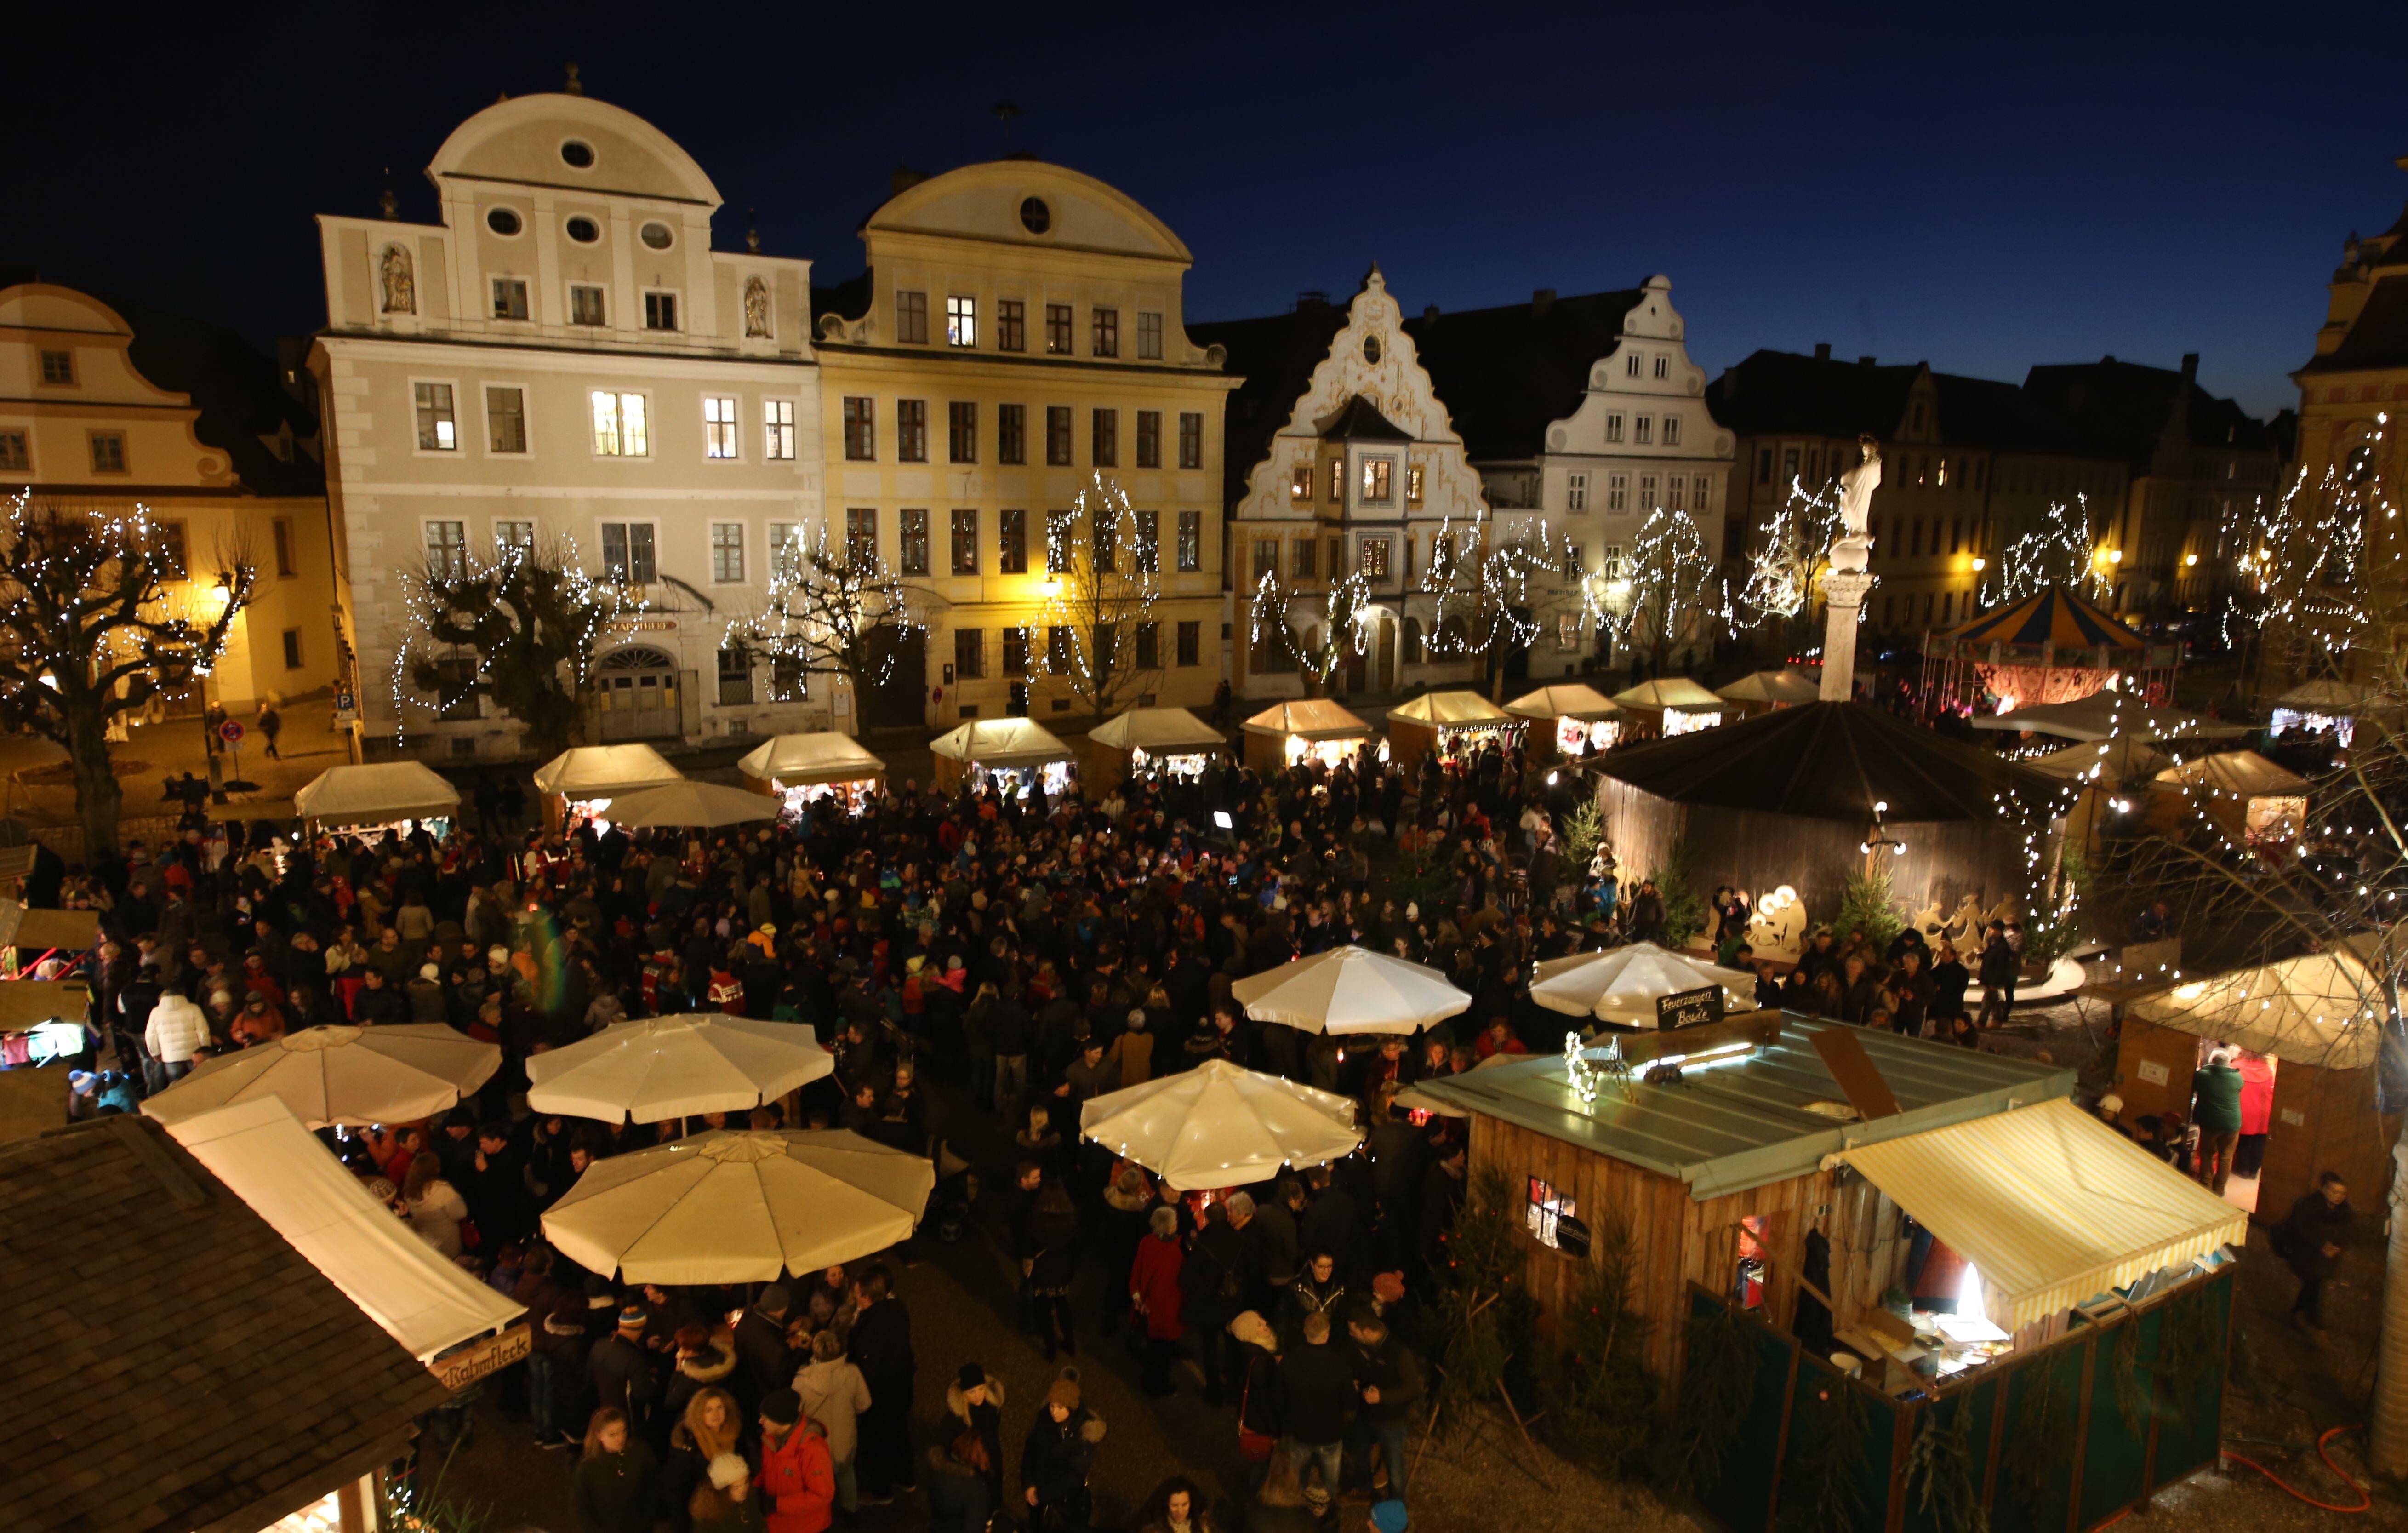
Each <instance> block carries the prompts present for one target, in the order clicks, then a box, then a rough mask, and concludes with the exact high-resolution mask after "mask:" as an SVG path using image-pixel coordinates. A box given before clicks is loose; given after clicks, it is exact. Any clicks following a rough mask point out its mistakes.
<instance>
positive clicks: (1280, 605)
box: [1247, 569, 1380, 697]
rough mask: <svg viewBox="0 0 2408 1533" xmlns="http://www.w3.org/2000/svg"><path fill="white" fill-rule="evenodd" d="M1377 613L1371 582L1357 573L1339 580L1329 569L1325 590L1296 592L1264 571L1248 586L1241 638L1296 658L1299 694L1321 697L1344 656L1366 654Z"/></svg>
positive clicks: (1375, 628)
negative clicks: (1248, 622)
mask: <svg viewBox="0 0 2408 1533" xmlns="http://www.w3.org/2000/svg"><path fill="white" fill-rule="evenodd" d="M1379 610H1380V609H1379V604H1378V603H1377V602H1376V601H1375V600H1374V599H1373V596H1372V590H1371V578H1370V577H1369V576H1368V575H1366V574H1364V573H1363V572H1362V571H1361V570H1359V569H1356V570H1349V571H1347V572H1346V573H1345V574H1343V575H1340V574H1339V573H1337V572H1336V571H1334V570H1333V571H1332V572H1331V578H1330V580H1329V585H1328V589H1327V590H1326V591H1298V590H1297V589H1296V588H1295V587H1294V586H1292V585H1290V584H1288V583H1286V582H1284V581H1283V580H1281V579H1280V577H1279V573H1278V572H1277V571H1276V570H1266V571H1264V572H1263V576H1262V578H1261V579H1260V580H1256V581H1255V582H1254V607H1253V617H1252V623H1253V627H1252V629H1251V631H1250V632H1249V633H1248V635H1247V638H1249V639H1250V640H1251V641H1253V642H1254V643H1255V644H1258V645H1259V644H1264V643H1270V644H1277V645H1279V646H1281V647H1282V648H1283V650H1285V651H1286V652H1287V653H1288V654H1290V655H1292V656H1294V657H1295V659H1296V664H1297V671H1298V672H1299V673H1300V674H1301V675H1302V676H1303V678H1304V690H1305V695H1306V696H1308V697H1320V696H1325V695H1327V693H1328V691H1329V684H1330V682H1331V681H1333V680H1335V679H1336V677H1337V675H1338V669H1339V667H1340V666H1343V665H1345V664H1346V662H1347V659H1348V658H1349V657H1350V656H1355V655H1362V654H1368V653H1369V652H1370V645H1371V640H1372V638H1373V636H1374V635H1375V634H1376V632H1377V629H1378V614H1379Z"/></svg>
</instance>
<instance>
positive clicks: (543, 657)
mask: <svg viewBox="0 0 2408 1533" xmlns="http://www.w3.org/2000/svg"><path fill="white" fill-rule="evenodd" d="M402 590H403V600H404V603H405V605H406V608H407V610H408V612H409V630H408V633H407V636H406V637H405V638H403V640H402V642H401V644H400V645H399V646H398V647H397V648H396V650H395V651H394V665H393V689H394V728H395V730H396V732H397V733H400V734H405V735H406V733H407V730H408V724H407V719H408V714H409V709H411V708H412V707H416V708H418V709H422V710H427V711H432V712H434V713H435V714H436V715H437V716H438V717H439V716H445V715H449V714H452V713H453V712H455V711H456V710H458V709H461V708H463V707H464V706H467V705H471V704H474V703H476V702H478V701H479V700H480V699H490V700H491V701H492V703H493V705H494V707H495V709H496V710H498V711H499V712H501V713H503V714H505V715H507V716H508V717H509V718H513V719H516V720H517V721H518V722H519V724H521V725H522V726H523V728H524V729H525V731H526V744H527V746H528V748H529V749H531V750H532V751H534V752H535V753H536V754H537V755H538V756H543V757H551V756H554V755H557V754H559V753H560V752H563V751H566V749H568V748H569V747H570V746H571V745H574V744H576V743H578V742H579V741H580V740H581V739H582V738H584V734H585V719H586V714H587V711H588V709H589V708H590V706H591V704H592V702H593V699H594V696H595V691H596V689H597V687H598V685H599V681H598V678H597V677H596V676H595V666H594V660H595V651H596V650H597V648H598V647H599V644H600V641H601V638H602V635H603V634H604V633H605V631H606V630H607V625H608V624H609V623H610V622H611V620H612V619H614V618H618V617H622V616H624V615H626V614H629V613H632V612H638V611H641V610H643V608H644V604H643V603H641V602H639V601H638V600H636V599H635V598H634V597H633V596H631V595H629V594H628V593H627V592H626V590H625V589H624V587H622V586H621V585H619V584H618V583H617V582H615V581H613V580H609V579H608V578H597V577H595V576H592V575H589V574H587V573H586V572H585V569H584V566H582V565H581V563H580V562H579V559H578V554H577V547H576V545H575V544H574V543H573V542H570V541H567V540H566V539H562V540H559V541H554V542H549V543H544V544H541V545H537V546H527V547H522V546H520V545H516V544H506V545H504V546H502V547H501V548H499V549H497V550H496V551H495V553H494V554H493V556H492V557H490V558H488V557H486V556H484V555H482V554H480V553H476V552H469V551H465V550H464V551H462V552H460V553H459V554H458V555H457V557H456V558H455V559H454V560H452V561H451V562H449V563H445V562H440V561H436V560H430V561H429V562H428V564H427V566H426V567H425V568H424V569H423V570H422V571H421V572H419V573H418V574H417V575H416V576H414V577H405V578H404V580H403V581H402ZM430 698H431V699H432V701H431V702H430V701H429V700H428V699H430Z"/></svg>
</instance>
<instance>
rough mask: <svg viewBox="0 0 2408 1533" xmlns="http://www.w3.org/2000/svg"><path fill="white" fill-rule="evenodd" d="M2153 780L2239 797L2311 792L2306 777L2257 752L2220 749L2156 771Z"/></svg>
mask: <svg viewBox="0 0 2408 1533" xmlns="http://www.w3.org/2000/svg"><path fill="white" fill-rule="evenodd" d="M2153 781H2158V782H2163V783H2166V784H2168V785H2170V786H2171V785H2180V786H2182V787H2185V788H2206V789H2208V790H2210V791H2211V792H2214V793H2229V794H2231V795H2233V796H2235V797H2237V798H2254V797H2256V796H2257V795H2260V794H2303V793H2305V792H2307V791H2308V780H2307V779H2306V778H2303V777H2300V775H2298V774H2297V773H2295V772H2289V771H2286V770H2284V769H2283V768H2282V767H2280V766H2275V765H2274V764H2273V763H2272V762H2271V761H2268V760H2267V759H2266V758H2265V757H2264V756H2261V755H2259V754H2258V753H2257V752H2255V751H2218V752H2215V754H2214V755H2211V756H2193V757H2191V758H2190V759H2189V760H2188V761H2178V762H2176V763H2175V764H2174V765H2172V766H2169V767H2167V768H2166V769H2165V770H2164V771H2161V772H2159V773H2157V776H2156V778H2155V779H2153Z"/></svg>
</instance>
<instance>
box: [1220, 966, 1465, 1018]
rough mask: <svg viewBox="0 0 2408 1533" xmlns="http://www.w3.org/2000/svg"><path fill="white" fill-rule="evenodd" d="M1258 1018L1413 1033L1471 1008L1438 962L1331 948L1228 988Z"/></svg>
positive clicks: (1251, 1014) (1248, 1011)
mask: <svg viewBox="0 0 2408 1533" xmlns="http://www.w3.org/2000/svg"><path fill="white" fill-rule="evenodd" d="M1229 994H1230V995H1232V996H1236V997H1237V999H1238V1002H1239V1004H1240V1005H1241V1006H1243V1007H1244V1008H1245V1009H1246V1015H1248V1016H1250V1017H1252V1018H1254V1020H1255V1021H1256V1022H1280V1023H1285V1024H1287V1025H1288V1026H1290V1027H1297V1028H1301V1029H1303V1030H1304V1031H1305V1032H1308V1033H1411V1032H1416V1031H1419V1030H1420V1029H1421V1028H1424V1027H1427V1026H1430V1025H1432V1024H1436V1023H1441V1022H1444V1021H1445V1020H1446V1019H1447V1018H1449V1017H1451V1016H1454V1015H1455V1014H1456V1013H1457V1012H1460V1011H1463V1010H1469V1007H1470V1005H1471V997H1470V996H1467V995H1465V994H1464V993H1463V992H1462V991H1460V990H1457V989H1456V988H1455V986H1454V985H1452V984H1449V983H1448V982H1447V979H1446V976H1445V975H1443V974H1441V973H1440V972H1439V971H1438V970H1436V969H1434V968H1425V967H1422V966H1421V965H1419V964H1409V963H1407V962H1406V961H1405V960H1403V959H1402V958H1391V957H1389V956H1387V955H1386V954H1385V953H1373V952H1371V951H1369V949H1366V948H1356V947H1344V948H1331V949H1330V950H1329V951H1328V952H1326V953H1314V954H1313V955H1312V957H1310V958H1298V959H1297V960H1296V961H1295V962H1294V963H1288V964H1282V965H1281V966H1280V967H1277V968H1274V969H1270V970H1269V971H1267V972H1265V973H1261V974H1256V975H1253V976H1250V977H1249V978H1246V979H1243V980H1240V981H1238V982H1237V983H1235V984H1233V985H1231V986H1230V987H1229Z"/></svg>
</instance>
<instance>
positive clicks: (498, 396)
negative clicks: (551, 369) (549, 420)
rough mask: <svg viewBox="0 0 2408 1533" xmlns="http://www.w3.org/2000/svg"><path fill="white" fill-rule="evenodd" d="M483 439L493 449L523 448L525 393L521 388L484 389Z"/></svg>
mask: <svg viewBox="0 0 2408 1533" xmlns="http://www.w3.org/2000/svg"><path fill="white" fill-rule="evenodd" d="M485 440H486V442H487V444H488V445H489V446H490V447H491V448H492V450H493V451H495V452H511V453H517V452H523V451H526V450H527V445H526V394H525V392H524V391H523V390H520V389H504V388H495V387H493V386H491V385H488V386H487V387H486V389H485Z"/></svg>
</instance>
